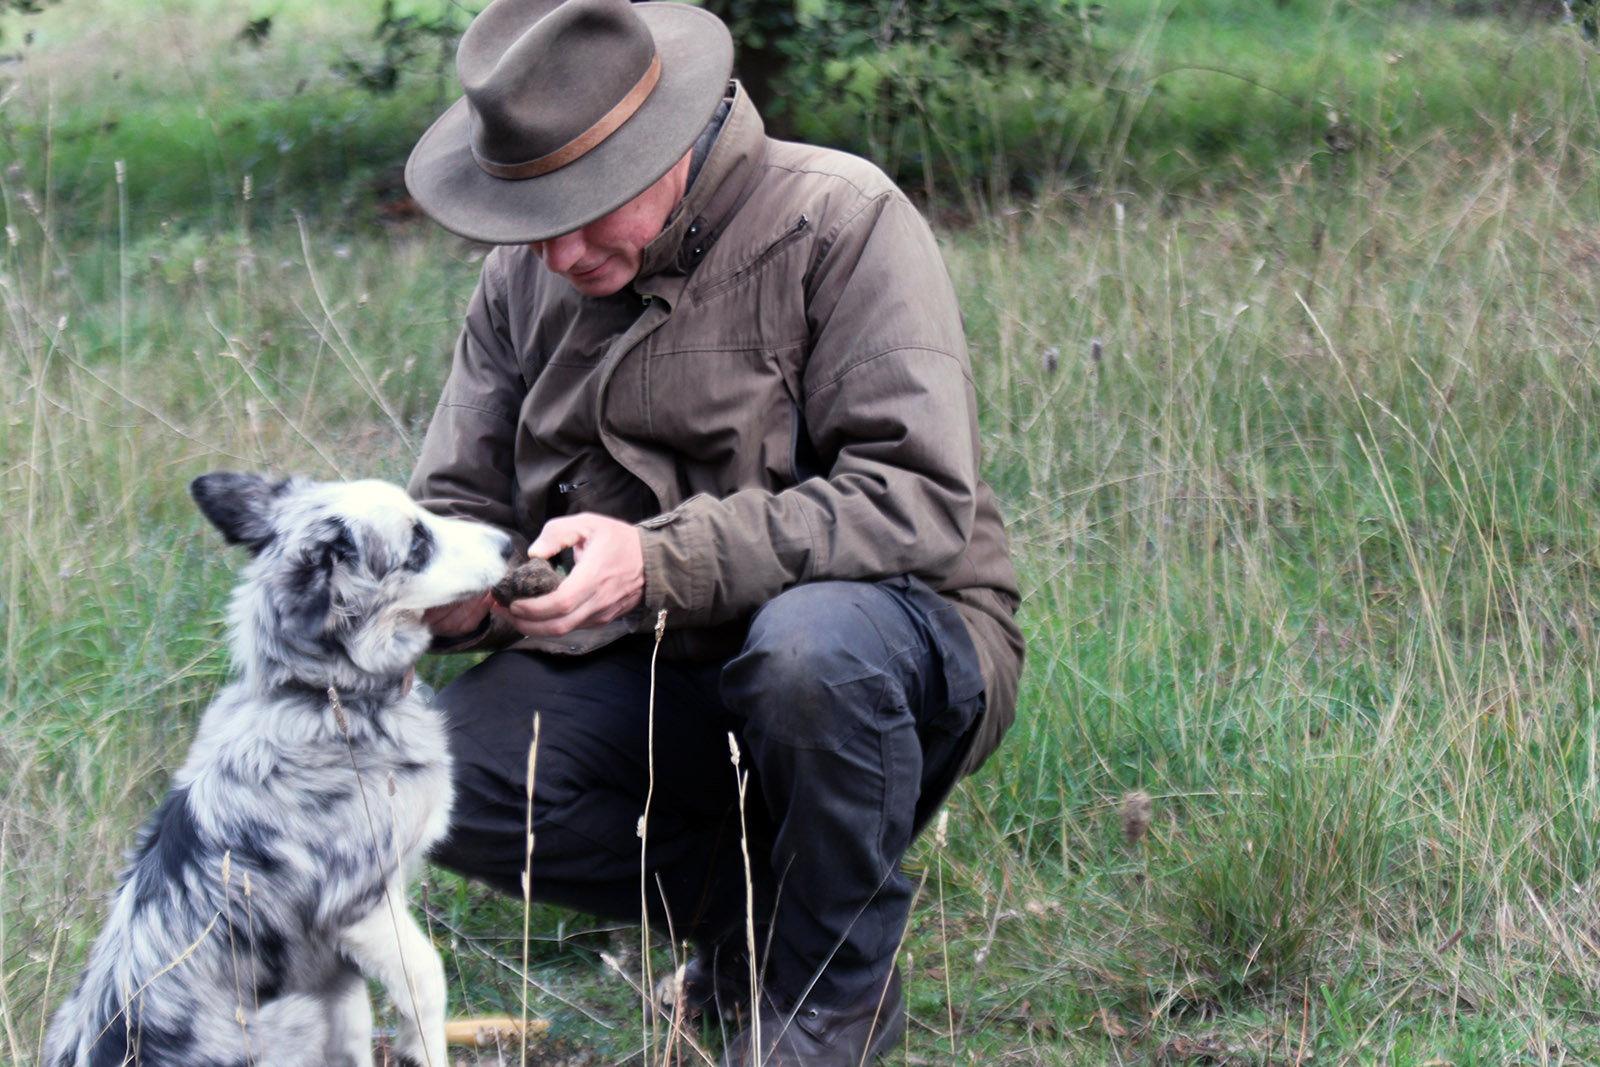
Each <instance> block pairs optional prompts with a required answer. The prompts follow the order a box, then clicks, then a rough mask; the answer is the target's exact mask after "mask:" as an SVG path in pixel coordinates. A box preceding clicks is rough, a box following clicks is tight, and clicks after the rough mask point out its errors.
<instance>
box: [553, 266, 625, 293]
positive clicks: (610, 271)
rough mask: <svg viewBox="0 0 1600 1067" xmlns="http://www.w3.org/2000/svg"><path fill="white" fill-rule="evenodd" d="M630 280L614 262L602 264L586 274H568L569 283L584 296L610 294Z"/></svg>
mask: <svg viewBox="0 0 1600 1067" xmlns="http://www.w3.org/2000/svg"><path fill="white" fill-rule="evenodd" d="M629 280H630V279H629V278H628V277H627V276H626V274H625V272H624V271H622V270H621V269H619V268H618V267H617V266H616V265H615V264H614V263H605V264H602V265H601V267H600V268H599V269H598V270H594V271H590V272H588V273H585V274H578V275H570V274H569V275H567V284H568V285H570V286H572V287H573V288H574V289H576V290H578V292H580V293H582V294H583V295H584V296H610V295H611V294H612V293H615V292H617V291H618V290H619V289H621V288H622V287H623V286H624V285H627V284H628V282H629Z"/></svg>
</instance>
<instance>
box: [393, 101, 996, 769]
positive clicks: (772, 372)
mask: <svg viewBox="0 0 1600 1067" xmlns="http://www.w3.org/2000/svg"><path fill="white" fill-rule="evenodd" d="M410 489H411V492H412V494H413V495H414V496H415V497H416V498H417V499H418V500H420V501H421V502H422V503H423V504H424V505H425V506H427V507H429V508H431V509H433V510H435V511H438V512H441V513H444V514H450V515H458V516H463V517H468V518H473V519H478V520H481V521H485V522H489V523H493V524H494V525H497V526H500V527H503V528H505V529H506V530H509V531H511V532H512V533H513V534H514V535H515V536H517V537H518V538H520V539H521V541H522V543H523V544H526V543H527V541H529V540H531V539H532V538H533V537H534V536H535V535H537V533H538V531H539V530H540V529H541V527H542V526H543V525H544V523H545V522H546V521H547V520H548V519H551V518H554V517H556V516H558V515H563V514H569V513H576V512H580V511H590V512H598V513H602V514H605V515H610V516H612V517H615V518H620V519H623V520H626V521H629V522H634V523H636V524H637V525H638V527H639V530H640V535H641V537H642V540H643V547H644V566H645V588H644V603H643V606H642V608H641V609H640V610H639V611H637V612H635V613H634V614H633V615H631V616H630V617H629V618H627V619H622V620H618V621H617V622H615V623H612V624H611V625H609V626H607V627H604V628H601V629H596V630H588V631H581V632H579V633H576V634H573V635H571V636H570V637H568V638H563V639H559V640H548V639H531V638H519V637H518V635H516V634H515V633H513V632H511V631H510V630H509V628H505V629H504V630H502V629H501V627H503V626H504V624H503V623H497V624H496V626H494V627H491V629H490V632H487V633H485V634H483V635H481V636H479V637H478V638H476V639H475V640H471V641H469V642H466V643H465V644H464V645H463V646H462V647H471V648H483V647H496V646H499V645H504V644H511V643H515V644H516V645H517V646H518V647H525V648H537V649H545V650H548V651H557V652H573V653H578V652H583V651H587V650H589V649H592V648H595V647H598V646H599V645H602V644H604V643H606V642H608V641H611V640H614V639H616V638H617V637H619V636H621V635H622V634H624V633H627V632H630V631H643V632H648V631H649V630H650V629H652V628H653V627H654V625H655V622H656V619H657V615H658V613H659V612H660V611H661V610H663V609H665V611H666V613H667V614H666V627H667V637H666V643H665V645H664V646H663V655H676V656H682V657H712V656H726V655H731V654H732V653H733V652H736V651H737V649H738V644H739V640H740V638H741V637H742V634H743V631H744V627H745V625H746V624H747V622H748V620H749V618H750V616H751V614H752V613H753V612H754V611H755V610H756V609H757V608H758V607H760V606H761V605H762V604H763V603H765V602H766V601H767V600H769V599H771V598H772V597H773V596H775V595H776V594H778V593H780V592H782V591H783V590H785V589H787V588H789V587H791V586H794V585H797V584H799V583H802V582H809V581H817V580H823V579H847V580H875V579H882V578H887V577H891V576H895V575H902V574H911V575H915V576H917V577H918V578H920V579H922V580H923V581H925V582H926V583H927V584H928V585H929V586H931V587H932V588H933V589H934V590H936V591H937V592H938V593H939V594H940V595H941V596H942V597H943V598H944V599H945V600H946V601H948V602H951V603H953V604H955V605H956V608H957V610H958V612H959V614H960V616H961V618H962V619H963V621H964V622H965V623H966V626H967V631H968V633H969V634H970V635H971V637H972V639H973V644H974V646H975V648H976V649H977V652H978V658H979V662H980V667H981V670H982V673H983V679H984V684H985V696H986V705H987V710H986V712H985V717H984V720H983V722H982V723H981V725H980V727H979V729H978V733H977V735H976V737H975V740H974V744H973V749H972V754H971V757H970V758H969V760H968V761H967V768H968V769H971V768H972V767H975V766H976V765H977V764H978V763H979V762H981V761H982V760H983V759H984V758H985V757H987V755H988V754H989V753H990V752H991V751H992V750H993V749H994V747H995V745H996V743H997V742H998V741H999V738H1000V736H1001V734H1002V733H1004V731H1005V730H1006V728H1007V727H1009V726H1010V724H1011V721H1012V719H1013V717H1014V709H1015V703H1016V692H1017V679H1018V676H1019V673H1020V671H1021V664H1022V637H1021V634H1020V632H1019V630H1018V628H1017V626H1016V624H1015V622H1014V621H1013V617H1012V616H1013V614H1014V613H1015V611H1016V608H1017V603H1018V593H1017V583H1016V576H1015V574H1014V573H1013V571H1012V567H1011V561H1010V557H1009V553H1008V549H1007V545H1006V538H1005V532H1004V529H1003V526H1002V524H1001V520H1000V516H999V512H998V511H997V509H996V507H995V502H994V495H993V493H992V492H991V491H990V489H989V487H988V486H987V485H986V484H985V483H984V482H983V480H982V479H981V478H980V477H979V473H978V422H977V413H976V398H975V395H974V391H973V384H972V374H971V367H970V365H969V363H968V359H967V348H966V342H965V339H964V337H963V334H962V324H961V316H960V310H959V307H958V305H957V302H956V297H955V293H954V292H953V290H952V288H951V284H950V279H949V276H948V275H947V273H946V271H945V268H944V265H943V262H942V260H941V259H940V256H939V250H938V248H937V246H936V245H935V242H934V238H933V235H932V233H931V232H930V230H929V228H928V226H927V224H926V223H925V222H924V220H923V219H922V217H921V216H920V215H919V214H918V213H917V211H916V209H915V208H914V207H913V206H912V205H911V204H910V203H909V202H908V201H907V200H906V198H905V196H904V195H903V194H902V193H901V192H900V191H899V190H898V189H896V188H895V186H894V185H893V184H892V183H891V182H890V181H889V179H888V178H887V177H885V176H884V175H883V173H882V172H880V171H879V170H878V169H877V168H875V167H874V166H872V165H871V164H870V163H867V162H866V161H864V160H861V159H858V158H856V157H854V156H850V155H846V154H844V153H841V152H836V151H831V150H827V149H821V148H813V147H807V146H804V145H798V144H790V143H786V142H782V141H776V140H772V139H770V138H768V137H767V136H766V135H765V133H764V131H763V129H762V126H761V120H760V118H759V116H758V115H757V113H756V110H755V108H754V107H753V106H752V105H751V104H750V102H749V100H748V98H747V97H746V96H745V95H744V92H743V90H742V89H738V90H736V95H735V97H734V101H733V106H732V110H731V111H730V113H729V114H728V117H727V119H726V121H725V122H724V124H723V128H722V132H721V135H720V136H719V137H718V139H717V141H716V143H715V145H714V147H713V148H712V149H711V152H710V154H709V155H708V156H707V158H706V159H705V162H704V164H703V166H702V167H701V170H700V172H699V174H698V175H697V176H696V177H695V179H694V181H693V184H692V185H691V186H690V188H689V190H688V192H687V194H686V195H685V198H684V201H683V203H682V204H681V205H680V206H679V208H678V209H677V210H676V212H675V213H674V214H673V215H672V217H671V218H669V219H668V221H667V225H666V227H665V228H664V230H663V231H662V233H661V235H660V236H659V237H657V238H656V239H655V240H653V241H652V242H651V243H650V244H649V245H648V246H646V248H645V250H644V259H643V267H642V269H641V271H640V273H639V276H638V277H637V278H636V279H635V281H634V283H633V285H632V288H631V289H627V290H624V291H623V292H622V293H619V294H617V295H616V296H614V297H606V298H601V299H592V298H585V297H582V296H580V295H579V294H578V293H577V292H576V291H575V290H574V289H573V288H572V287H571V286H570V285H568V284H567V283H566V282H565V281H563V280H562V279H561V278H559V277H557V276H555V275H552V274H550V273H549V272H547V271H546V270H545V269H544V267H543V265H542V264H540V262H539V261H538V259H537V257H535V255H534V254H533V252H532V251H531V250H529V249H527V248H523V247H520V246H502V247H497V248H495V249H494V250H492V251H491V252H490V253H489V255H488V257H487V259H486V260H485V262H484V266H483V273H482V277H481V280H480V282H479V284H478V288H477V291H476V292H475V293H474V294H473V297H472V302H471V305H470V308H469V310H468V312H467V317H466V322H465V327H464V329H463V330H462V333H461V337H460V340H459V342H458V343H457V346H456V351H455V360H454V364H453V366H452V369H451V372H450V377H449V380H448V381H447V383H446V385H445V388H444V393H443V396H442V398H441V399H440V402H439V406H438V409H437V411H436V412H435V414H434V418H433V422H432V424H431V425H430V427H429V429H428V434H427V439H426V441H425V443H424V445H423V450H422V456H421V459H420V461H419V463H418V466H417V468H416V471H415V473H414V474H413V476H412V480H411V485H410Z"/></svg>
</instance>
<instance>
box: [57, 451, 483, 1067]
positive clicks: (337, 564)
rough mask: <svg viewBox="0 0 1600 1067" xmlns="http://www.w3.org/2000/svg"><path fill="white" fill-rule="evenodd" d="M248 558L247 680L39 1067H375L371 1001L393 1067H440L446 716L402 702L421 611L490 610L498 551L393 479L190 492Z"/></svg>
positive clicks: (162, 825) (121, 889) (243, 662)
mask: <svg viewBox="0 0 1600 1067" xmlns="http://www.w3.org/2000/svg"><path fill="white" fill-rule="evenodd" d="M190 492H191V494H192V495H193V497H194V499H195V502H196V503H197V504H198V505H199V507H200V510H201V511H202V512H203V513H204V514H205V516H206V517H207V518H208V519H210V521H211V522H212V523H213V524H214V525H215V526H216V527H217V528H218V529H219V530H221V531H222V534H223V536H224V537H225V538H226V539H227V540H228V541H229V542H230V543H232V544H237V545H243V546H244V547H245V548H246V549H248V550H249V552H250V554H251V560H250V562H249V564H248V566H247V567H246V569H245V572H244V576H243V579H242V581H241V583H240V584H239V586H238V587H237V588H236V589H235V591H234V594H233V599H232V603H231V607H230V610H229V627H230V631H231V639H232V652H233V660H234V668H235V674H236V677H235V679H234V680H233V681H231V682H230V683H229V684H228V685H227V686H226V687H225V688H223V689H222V690H221V691H220V692H219V694H218V695H217V697H216V699H215V700H214V702H213V703H212V704H211V705H210V707H209V708H208V709H207V710H206V712H205V715H204V717H203V719H202V720H201V723H200V728H199V732H198V735H197V737H196V740H195V743H194V746H193V748H192V749H191V751H190V753H189V755H188V758H187V760H186V762H185V763H184V764H183V766H182V768H181V769H180V770H179V771H178V772H177V775H176V776H175V778H174V780H173V783H172V786H171V789H170V791H169V792H168V793H167V795H166V798H165V799H164V800H163V801H162V803H161V804H160V806H159V807H158V808H157V810H156V812H155V814H154V815H153V816H152V817H151V819H150V821H149V822H148V823H147V824H146V826H145V827H144V830H143V832H142V833H141V835H140V838H139V841H138V844H137V845H136V847H135V849H134V851H133V852H132V854H131V855H130V857H129V861H128V865H127V867H126V869H125V870H124V872H123V873H122V876H121V879H120V881H119V884H118V888H117V889H116V891H115V892H114V894H113V898H112V902H111V906H110V913H109V916H108V918H107V920H106V924H105V927H104V929H103V930H102V931H101V933H100V936H99V938H98V939H97V940H96V942H95V944H94V946H93V948H92V949H91V951H90V954H89V960H88V964H87V967H86V969H85V972H84V975H83V977H82V979H81V981H80V982H79V984H78V986H77V988H76V990H75V991H74V992H73V993H72V995H71V996H70V997H69V998H68V999H67V1000H66V1001H65V1003H64V1004H63V1005H62V1006H61V1008H60V1009H59V1010H58V1012H57V1014H56V1016H55V1018H54V1021H53V1023H52V1026H51V1030H50V1034H49V1036H48V1038H47V1039H46V1042H45V1054H44V1058H43V1061H42V1062H43V1063H44V1064H46V1065H47V1067H118V1065H136V1067H199V1065H202V1064H204V1065H207V1067H222V1065H235V1064H237V1065H239V1067H245V1065H250V1067H301V1065H304V1067H367V1065H370V1064H371V1063H372V1008H371V1004H370V1002H369V999H368V995H367V984H366V980H365V979H366V978H367V977H371V978H374V979H376V980H378V981H379V982H381V983H382V984H383V985H384V986H385V987H386V988H387V990H388V992H389V995H390V997H391V998H392V1000H393V1001H394V1004H395V1007H396V1009H397V1010H398V1013H399V1016H400V1020H399V1021H400V1026H399V1031H398V1037H397V1038H396V1041H395V1050H396V1052H397V1053H398V1054H399V1055H400V1056H401V1057H402V1058H404V1059H407V1060H410V1061H412V1062H414V1063H417V1064H421V1065H423V1067H446V1065H447V1062H448V1061H447V1060H446V1059H445V1041H444V1007H445V984H444V970H443V966H442V964H441V962H440V959H439V955H438V953H437V951H435V949H434V947H433V945H432V943H431V942H430V941H429V940H428V938H427V936H426V935H425V934H424V933H423V932H422V930H421V929H420V928H419V927H418V926H417V924H416V921H415V920H414V919H413V918H412V916H411V914H410V912H409V910H408V909H407V906H406V887H407V884H408V881H409V877H410V875H411V874H413V873H414V872H415V869H416V867H417V866H418V864H419V862H420V860H421V857H422V856H423V854H424V853H425V852H426V851H427V849H428V848H429V847H430V846H431V845H432V844H433V843H434V842H436V841H437V840H438V839H439V838H440V837H442V836H443V835H444V833H445V830H446V826H447V820H448V814H449V809H450V799H451V785H450V765H449V756H448V754H447V750H446V743H445V732H444V725H443V722H442V720H441V717H440V714H439V713H438V712H437V711H435V710H434V709H433V708H432V707H431V706H430V705H429V704H428V702H427V701H426V700H425V698H424V695H423V693H422V692H420V691H417V690H413V688H412V685H411V680H412V677H413V668H414V665H415V663H416V661H417V660H418V658H419V657H420V656H421V655H422V654H423V653H424V652H425V651H427V649H428V647H429V645H430V642H431V635H430V633H429V631H428V628H427V627H426V626H425V625H424V623H423V621H422V613H423V612H424V611H425V610H427V609H428V608H432V607H436V606H439V605H443V604H448V603H451V602H454V601H457V600H460V599H462V598H464V597H467V596H470V595H472V594H474V593H481V592H483V591H484V590H486V589H488V588H489V587H490V586H491V585H493V584H494V582H495V581H496V580H497V579H499V578H500V577H501V576H502V575H503V574H504V573H505V570H506V562H507V555H508V552H509V550H510V539H509V537H508V536H507V535H506V534H505V533H504V532H503V531H500V530H497V529H494V528H492V527H489V526H485V525H481V524H478V523H472V522H467V521H463V520H460V519H449V518H441V517H439V516H436V515H432V514H429V513H428V512H426V511H424V510H423V509H422V508H420V507H418V506H417V505H416V504H415V503H414V502H412V500H411V499H410V498H409V497H407V496H406V494H405V493H404V492H403V491H402V490H400V489H398V488H396V487H395V486H392V485H388V484H386V483H383V482H371V481H367V482H346V483H319V482H312V481H307V480H303V479H296V478H291V479H287V480H282V481H278V480H272V479H268V478H265V477H261V476H258V475H253V474H240V473H232V472H216V473H212V474H206V475H202V476H201V477H199V478H197V479H195V480H194V482H193V483H192V484H191V485H190Z"/></svg>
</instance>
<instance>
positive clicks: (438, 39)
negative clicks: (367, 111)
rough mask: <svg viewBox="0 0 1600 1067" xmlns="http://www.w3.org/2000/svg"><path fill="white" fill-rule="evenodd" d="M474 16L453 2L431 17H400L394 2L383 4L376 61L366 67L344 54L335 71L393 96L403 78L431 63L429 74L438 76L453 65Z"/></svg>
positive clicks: (374, 35)
mask: <svg viewBox="0 0 1600 1067" xmlns="http://www.w3.org/2000/svg"><path fill="white" fill-rule="evenodd" d="M474 14H476V12H475V11H472V10H468V9H466V8H463V7H462V6H461V5H460V4H458V3H453V2H452V3H447V4H441V5H440V7H439V9H438V11H437V13H436V14H433V15H419V14H417V13H415V12H407V13H406V14H400V13H399V12H398V11H397V10H396V9H395V3H394V0H383V10H382V11H381V12H380V13H379V15H378V24H377V25H376V26H375V27H373V30H372V38H373V40H374V41H376V42H377V43H378V46H379V56H378V59H377V60H376V61H374V62H370V63H366V62H362V61H361V60H360V59H357V58H355V57H353V56H351V55H349V54H346V55H345V57H344V58H343V59H342V60H341V61H340V62H339V63H338V65H337V67H338V69H339V71H340V72H341V73H343V74H345V75H347V76H349V77H350V79H351V80H352V81H354V82H355V83H356V84H357V85H359V86H361V87H362V88H363V89H367V90H369V91H371V92H375V93H392V92H394V91H395V89H396V88H398V87H399V85H400V79H401V76H402V75H403V74H405V73H406V72H408V71H418V70H420V69H423V65H424V62H425V61H428V60H430V59H431V64H429V65H428V66H427V70H428V72H429V73H431V74H434V75H439V74H441V73H442V72H444V71H445V70H447V69H448V68H449V67H450V65H451V64H452V62H453V61H454V58H455V50H456V41H457V40H459V39H460V37H461V33H462V31H463V30H465V29H466V26H467V23H468V22H470V21H471V19H472V16H473V15H474Z"/></svg>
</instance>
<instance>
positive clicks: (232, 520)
mask: <svg viewBox="0 0 1600 1067" xmlns="http://www.w3.org/2000/svg"><path fill="white" fill-rule="evenodd" d="M288 485H289V483H288V482H287V481H276V482H275V481H272V480H270V479H267V478H263V477H262V476H261V475H259V474H239V473H236V472H234V471H213V472H212V473H210V474H202V475H201V476H200V477H198V478H196V479H195V480H194V481H192V482H190V483H189V495H190V496H192V497H194V502H195V503H196V504H198V505H200V511H201V512H202V513H203V514H204V515H205V517H206V518H208V519H210V520H211V524H212V525H213V526H215V527H216V528H217V529H219V530H221V531H222V536H223V537H226V538H227V539H228V543H229V544H230V545H244V546H245V547H246V548H248V549H249V550H250V552H251V553H252V554H254V553H257V552H260V551H261V550H262V549H263V548H265V547H266V546H267V545H268V544H270V543H271V541H272V538H273V536H274V533H273V529H272V517H271V516H272V507H273V504H274V502H275V501H276V500H277V498H278V497H279V496H280V495H282V493H283V491H284V489H285V488H287V487H288Z"/></svg>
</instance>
